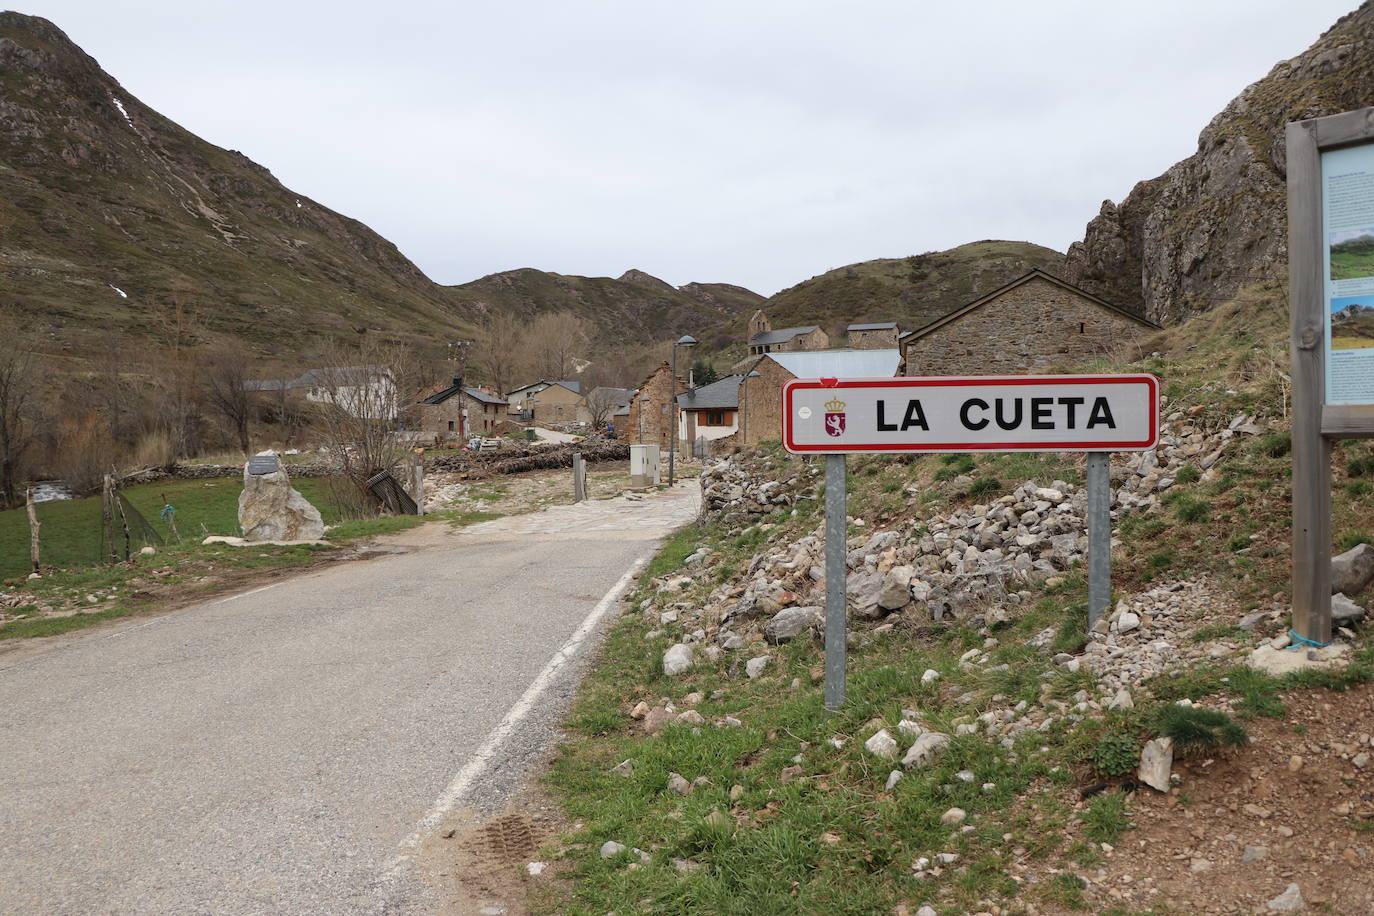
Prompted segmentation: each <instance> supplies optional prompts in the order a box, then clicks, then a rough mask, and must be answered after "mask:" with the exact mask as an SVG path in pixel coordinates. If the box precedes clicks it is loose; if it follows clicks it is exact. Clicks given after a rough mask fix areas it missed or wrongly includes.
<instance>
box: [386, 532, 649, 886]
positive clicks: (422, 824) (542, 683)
mask: <svg viewBox="0 0 1374 916" xmlns="http://www.w3.org/2000/svg"><path fill="white" fill-rule="evenodd" d="M648 562H649V561H648V558H647V557H641V558H640V559H638V560H636V561H635V562H634V563H633V564H632V565H631V566H630V568H629V569H628V570H626V572H625V575H623V576H621V577H620V580H619V581H617V582H616V584H615V585H613V586H611V590H610V591H608V592H607V593H606V594H605V595H603V596H602V598H601V600H600V601H598V602H597V603H596V607H594V608H592V610H591V613H589V614H588V615H587V616H586V618H585V619H584V620H583V621H582V623H581V624H580V625H579V626H578V628H577V629H576V630H575V631H574V632H573V634H572V636H570V637H569V638H568V641H567V642H565V643H564V644H563V648H561V649H559V650H558V652H557V653H556V654H555V655H554V656H553V658H551V659H549V663H548V664H547V665H545V666H544V670H542V671H540V672H539V676H538V677H536V678H535V679H534V681H533V682H531V683H530V686H529V687H528V688H527V689H526V690H525V692H524V693H523V694H522V695H521V697H520V699H519V700H516V702H515V705H514V706H512V707H511V708H510V711H509V712H507V713H506V717H505V718H504V719H502V720H501V723H500V724H499V725H497V726H496V728H494V729H492V730H491V732H490V733H489V734H488V735H487V740H486V741H484V742H483V743H482V746H481V747H479V748H478V749H477V752H476V753H474V754H473V755H472V757H471V758H469V760H468V762H467V763H466V764H465V765H464V766H463V768H462V769H461V770H459V771H458V774H457V775H456V776H454V777H453V780H452V781H451V782H450V783H449V784H448V788H446V789H445V790H444V792H443V794H442V795H440V796H439V798H438V800H436V801H435V802H434V805H433V806H432V807H431V808H430V809H429V812H428V813H427V814H426V815H425V816H424V817H422V818H420V820H419V822H418V823H416V825H415V830H414V831H413V832H412V833H411V834H410V836H408V837H406V838H405V839H404V840H403V841H402V842H401V845H400V847H399V850H400V851H399V853H398V855H397V856H396V858H395V859H393V860H392V861H391V863H390V864H389V865H388V866H387V869H386V871H385V872H384V874H383V876H382V878H381V881H382V882H383V883H390V882H391V881H392V880H394V879H395V878H397V877H399V875H400V872H401V870H402V869H403V868H404V867H405V865H406V864H407V862H408V861H409V859H410V855H409V853H410V852H411V851H412V850H414V849H415V848H416V847H417V846H419V845H420V841H421V840H423V839H424V838H425V835H426V834H428V833H429V832H431V831H432V830H433V829H434V828H435V827H437V826H439V824H440V823H441V822H442V821H443V819H444V818H445V817H447V816H448V814H449V812H451V811H452V810H453V809H454V808H456V807H458V804H459V803H460V802H461V801H462V800H463V797H464V796H465V795H466V794H467V792H468V790H469V789H470V788H471V787H472V784H473V782H474V781H475V780H476V779H477V777H479V776H481V775H482V771H483V770H485V769H486V768H487V765H488V764H489V763H490V762H491V760H492V758H493V757H495V756H496V751H497V750H498V749H499V748H500V746H501V743H502V742H504V741H505V740H506V739H507V738H508V737H510V734H511V732H513V731H515V729H516V727H517V726H518V725H520V723H521V722H522V721H523V720H524V719H525V718H526V717H527V716H528V715H529V714H530V711H531V710H532V709H534V706H535V703H536V701H537V700H538V699H539V695H540V694H542V693H543V692H544V691H545V690H547V689H548V686H549V684H550V682H552V681H553V678H554V676H555V675H557V674H558V673H559V671H561V670H562V669H563V668H564V666H566V665H567V664H568V662H569V661H571V660H572V658H573V656H575V655H576V654H577V650H578V649H579V648H580V647H581V646H582V643H584V642H586V640H587V637H588V636H590V635H591V634H592V632H593V631H595V630H596V627H597V624H599V623H600V622H601V619H602V618H603V617H605V616H606V612H607V611H609V610H610V609H611V607H612V606H614V604H615V603H616V601H618V600H620V596H621V595H622V594H624V592H625V589H626V588H628V587H629V585H630V583H631V582H633V581H634V578H635V576H637V575H639V571H640V570H641V569H643V568H644V565H645V564H646V563H648Z"/></svg>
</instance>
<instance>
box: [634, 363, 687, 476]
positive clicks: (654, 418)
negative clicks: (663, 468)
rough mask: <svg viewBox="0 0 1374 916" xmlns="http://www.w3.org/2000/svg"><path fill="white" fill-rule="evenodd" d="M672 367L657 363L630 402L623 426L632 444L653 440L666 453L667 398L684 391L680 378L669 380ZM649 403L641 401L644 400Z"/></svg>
mask: <svg viewBox="0 0 1374 916" xmlns="http://www.w3.org/2000/svg"><path fill="white" fill-rule="evenodd" d="M672 374H673V373H672V370H671V369H670V368H669V366H668V363H667V362H663V363H660V364H659V367H658V368H657V369H655V370H654V371H653V374H652V375H650V376H649V377H648V378H647V379H645V380H644V384H642V385H640V386H639V390H638V391H637V392H635V395H634V398H633V399H632V400H631V401H630V415H629V417H627V418H625V426H624V427H623V429H624V432H625V434H626V435H627V436H628V437H629V440H630V441H631V442H632V443H654V442H657V443H658V446H659V448H661V449H662V450H663V454H665V455H666V454H668V441H669V437H671V436H672V435H673V432H674V431H673V417H672V410H671V401H672V397H673V395H674V394H681V393H683V392H684V391H686V390H687V386H686V385H685V384H683V381H682V379H681V378H679V379H678V380H677V384H676V385H674V384H673V383H672ZM645 398H648V399H649V403H648V404H645V403H644V399H645Z"/></svg>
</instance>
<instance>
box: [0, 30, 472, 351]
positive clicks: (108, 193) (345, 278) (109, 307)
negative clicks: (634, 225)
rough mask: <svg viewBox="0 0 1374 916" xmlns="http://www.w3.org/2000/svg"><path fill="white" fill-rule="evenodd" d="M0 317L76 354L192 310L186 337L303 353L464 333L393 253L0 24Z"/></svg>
mask: <svg viewBox="0 0 1374 916" xmlns="http://www.w3.org/2000/svg"><path fill="white" fill-rule="evenodd" d="M0 277H2V278H3V281H4V282H3V284H0V304H3V305H8V306H12V307H17V308H18V310H19V311H20V312H21V313H24V314H26V315H27V316H29V317H30V318H31V319H32V320H33V321H34V322H36V323H40V324H41V325H42V326H46V327H47V328H48V329H49V330H50V331H51V334H52V336H53V338H54V342H55V344H57V345H60V346H63V347H65V348H68V349H72V350H74V351H76V352H77V353H81V352H90V351H92V350H95V349H99V348H103V347H107V346H108V345H109V341H110V339H111V335H114V336H115V338H125V339H128V338H138V337H140V336H144V335H147V334H149V333H151V332H152V330H153V325H154V324H155V320H154V313H155V312H156V304H158V303H165V302H168V301H170V300H172V299H173V298H178V299H181V300H182V301H186V302H189V303H190V304H191V305H193V306H194V307H195V309H196V311H197V312H198V314H199V320H200V321H201V322H202V332H203V336H206V337H213V336H219V335H234V336H239V337H244V338H247V339H249V340H251V341H254V342H256V343H257V344H259V345H260V346H263V347H265V348H268V349H272V348H277V349H279V350H285V351H291V350H306V349H310V348H312V347H314V346H316V345H317V344H318V343H319V341H320V340H321V338H322V337H327V336H330V335H339V336H350V335H351V331H354V330H359V329H380V330H383V331H388V332H397V333H399V334H401V335H411V336H413V337H416V338H418V337H421V336H428V335H433V334H436V333H443V334H444V335H445V336H449V335H451V334H452V333H453V331H452V330H451V329H452V328H453V327H454V325H455V324H458V325H462V324H463V323H464V322H465V319H466V318H467V317H468V316H466V315H464V313H463V312H462V311H461V307H460V305H459V304H457V303H455V302H454V301H453V300H452V298H451V297H450V296H449V295H448V294H447V293H446V292H445V291H444V289H443V288H442V287H440V286H438V285H437V284H435V283H433V282H432V281H430V280H429V279H428V278H427V277H426V276H425V275H424V274H423V273H422V272H421V271H420V270H419V268H417V267H416V266H415V265H414V264H412V263H411V262H410V261H409V260H407V259H406V257H405V256H404V255H402V254H401V253H400V252H399V251H398V250H397V249H396V246H395V245H393V244H392V243H391V242H389V241H387V240H386V239H384V238H382V237H381V236H379V235H377V234H376V233H375V232H373V231H372V230H370V229H368V228H367V227H366V226H364V225H363V224H362V223H360V222H358V221H356V220H353V219H349V218H348V217H346V216H343V215H341V214H339V213H336V212H334V211H333V210H331V209H329V208H328V207H325V206H322V205H321V204H319V203H317V202H315V201H313V200H311V199H309V198H308V197H306V196H304V195H301V194H298V193H296V192H294V191H292V190H290V189H289V188H286V187H284V186H283V185H282V184H281V183H280V182H279V181H277V180H276V179H275V178H274V177H272V174H271V172H269V171H268V170H267V169H265V168H263V167H262V166H260V165H258V164H257V163H255V162H252V161H251V160H249V159H248V158H247V157H246V156H244V155H243V154H242V153H238V152H236V151H233V150H225V149H220V148H219V147H217V146H214V145H212V144H210V143H207V142H205V141H204V140H201V139H200V138H199V137H196V136H194V135H193V134H191V133H189V132H188V131H186V130H184V129H182V128H181V127H179V126H178V125H176V124H174V123H173V122H171V121H169V120H168V119H167V118H164V117H163V116H162V115H160V114H158V113H157V112H156V111H154V110H152V109H151V108H149V107H148V106H147V105H144V104H143V103H142V102H141V101H139V100H138V99H137V98H135V97H134V96H133V95H131V94H130V93H128V92H127V91H125V90H124V88H123V87H122V86H120V84H119V83H118V82H117V81H116V80H115V79H114V78H113V77H112V76H110V75H109V74H107V73H105V72H104V71H103V70H101V68H100V65H99V64H98V63H96V61H95V60H93V59H92V58H91V57H90V56H88V55H87V54H85V53H84V52H83V51H82V50H81V49H80V48H78V47H77V46H76V45H75V44H73V43H72V42H71V40H70V39H68V38H67V36H66V35H65V34H63V32H62V31H61V30H60V29H58V28H57V27H56V26H55V25H53V24H52V23H51V22H48V21H47V20H45V19H40V18H37V17H33V16H25V15H21V14H19V13H13V12H4V13H0Z"/></svg>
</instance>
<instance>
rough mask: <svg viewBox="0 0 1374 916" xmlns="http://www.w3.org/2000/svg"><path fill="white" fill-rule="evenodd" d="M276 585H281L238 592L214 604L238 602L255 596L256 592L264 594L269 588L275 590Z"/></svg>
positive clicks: (273, 584) (275, 583)
mask: <svg viewBox="0 0 1374 916" xmlns="http://www.w3.org/2000/svg"><path fill="white" fill-rule="evenodd" d="M278 585H281V583H280V582H273V583H272V584H271V585H264V586H263V587H262V588H255V589H252V590H251V591H246V592H239V593H238V594H237V595H230V596H229V597H228V598H224V599H222V600H220V601H216V602H215V603H216V604H228V603H229V602H230V601H237V600H239V599H240V598H247V597H248V596H249V595H256V594H257V593H258V592H265V591H267V590H268V589H269V588H276V587H277V586H278Z"/></svg>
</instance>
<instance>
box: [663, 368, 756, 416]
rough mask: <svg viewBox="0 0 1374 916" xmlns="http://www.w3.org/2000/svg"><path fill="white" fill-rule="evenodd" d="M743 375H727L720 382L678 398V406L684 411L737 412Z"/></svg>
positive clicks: (695, 389)
mask: <svg viewBox="0 0 1374 916" xmlns="http://www.w3.org/2000/svg"><path fill="white" fill-rule="evenodd" d="M743 378H744V376H742V375H727V376H725V378H723V379H720V380H719V381H715V382H712V383H711V384H709V385H702V386H701V387H700V388H693V389H692V390H691V391H684V392H683V393H682V394H680V395H678V396H677V406H678V407H681V408H682V409H683V410H735V409H737V408H738V407H739V383H740V380H741V379H743Z"/></svg>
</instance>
